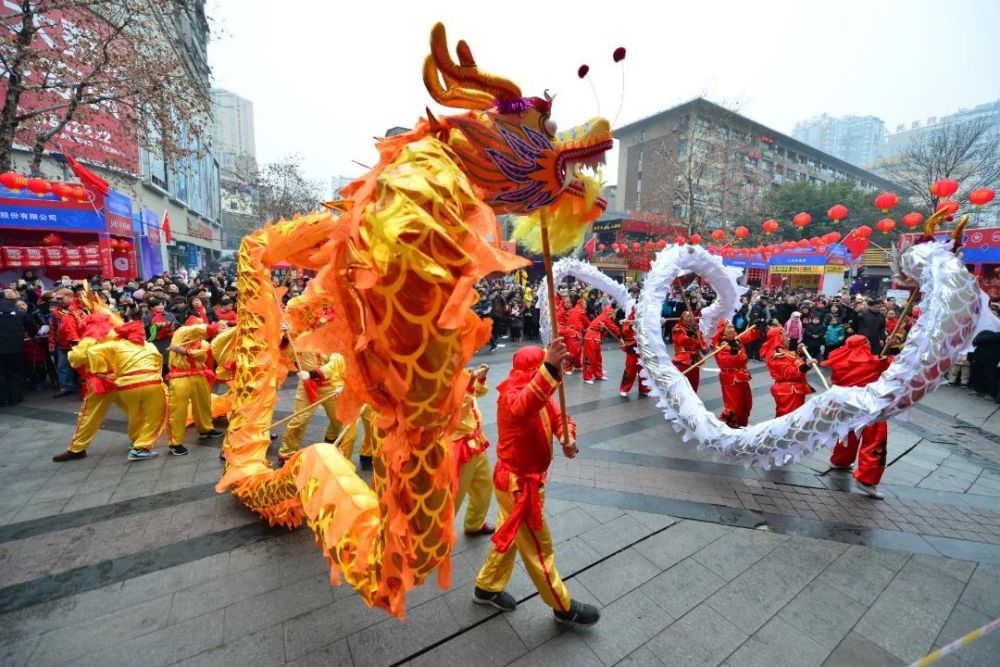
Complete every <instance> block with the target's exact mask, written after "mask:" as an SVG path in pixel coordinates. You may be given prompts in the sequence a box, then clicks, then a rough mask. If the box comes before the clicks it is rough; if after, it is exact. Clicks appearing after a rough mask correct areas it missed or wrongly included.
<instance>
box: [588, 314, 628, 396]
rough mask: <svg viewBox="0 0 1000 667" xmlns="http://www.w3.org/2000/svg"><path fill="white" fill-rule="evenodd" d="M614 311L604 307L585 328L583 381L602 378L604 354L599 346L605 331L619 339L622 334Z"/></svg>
mask: <svg viewBox="0 0 1000 667" xmlns="http://www.w3.org/2000/svg"><path fill="white" fill-rule="evenodd" d="M614 314H615V311H614V309H613V308H612V307H611V306H605V308H604V310H602V311H601V312H600V313H599V314H598V315H597V317H595V318H594V319H593V320H592V321H591V322H590V325H589V326H588V327H587V332H586V333H585V334H584V335H583V379H584V380H585V381H586V380H593V379H595V378H597V379H603V378H604V354H603V353H602V351H601V344H602V343H603V342H604V332H605V330H606V331H607V332H608V333H610V334H611V335H612V336H614V337H615V338H620V337H621V335H622V332H621V331H619V330H618V326H617V325H616V324H615V320H614Z"/></svg>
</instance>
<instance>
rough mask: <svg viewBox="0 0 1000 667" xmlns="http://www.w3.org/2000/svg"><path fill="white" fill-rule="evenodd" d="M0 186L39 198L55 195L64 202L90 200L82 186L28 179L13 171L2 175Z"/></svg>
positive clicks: (0, 176) (41, 179)
mask: <svg viewBox="0 0 1000 667" xmlns="http://www.w3.org/2000/svg"><path fill="white" fill-rule="evenodd" d="M0 185H2V186H4V187H5V188H7V189H8V190H10V191H11V192H13V193H15V194H17V193H20V192H21V190H28V191H29V192H32V193H33V194H34V195H36V196H38V197H44V196H46V195H48V194H54V195H56V196H57V197H59V198H60V199H62V200H63V201H69V200H70V199H76V200H77V201H81V202H83V201H87V199H89V197H88V196H87V191H86V190H85V189H84V188H83V186H82V185H76V184H72V183H64V182H63V181H49V180H47V179H44V178H28V177H27V176H24V175H22V174H18V173H17V172H13V171H7V172H4V173H2V174H0Z"/></svg>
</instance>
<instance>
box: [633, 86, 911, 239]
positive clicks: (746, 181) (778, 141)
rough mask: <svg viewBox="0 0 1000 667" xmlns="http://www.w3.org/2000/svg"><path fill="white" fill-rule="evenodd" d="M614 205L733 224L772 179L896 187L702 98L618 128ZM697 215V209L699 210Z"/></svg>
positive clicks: (699, 225) (693, 223)
mask: <svg viewBox="0 0 1000 667" xmlns="http://www.w3.org/2000/svg"><path fill="white" fill-rule="evenodd" d="M615 138H616V139H618V141H619V157H618V191H617V197H616V202H615V208H617V209H619V210H628V211H643V212H647V213H654V214H657V215H661V216H663V218H664V219H665V221H666V222H667V223H671V224H686V225H687V226H688V227H691V228H694V230H697V231H701V230H704V229H712V228H728V227H730V226H731V225H732V224H733V223H734V221H735V219H736V217H737V216H738V214H739V213H741V212H743V211H745V210H747V209H748V207H750V206H752V205H753V204H754V202H755V201H757V198H758V197H759V196H760V194H761V193H762V192H763V191H764V190H766V188H768V187H770V186H771V185H781V184H782V183H785V182H788V181H808V182H810V183H813V184H814V185H816V186H822V185H823V184H825V183H828V182H830V181H849V182H851V183H853V184H854V185H855V186H856V187H859V188H863V189H866V190H871V191H873V192H874V191H876V190H882V189H894V190H895V189H897V188H896V186H895V185H894V184H893V183H892V182H891V181H888V180H886V179H884V178H882V177H880V176H877V175H876V174H873V173H871V172H869V171H865V170H864V169H861V168H859V167H856V166H854V165H852V164H850V163H848V162H845V161H844V160H841V159H840V158H837V157H834V156H832V155H829V154H827V153H824V152H823V151H820V150H817V149H816V148H813V147H812V146H809V145H808V144H805V143H803V142H801V141H798V140H796V139H793V138H792V137H789V136H787V135H784V134H782V133H780V132H777V131H775V130H773V129H771V128H769V127H767V126H765V125H762V124H760V123H758V122H756V121H753V120H751V119H749V118H747V117H745V116H742V115H740V114H738V113H735V112H733V111H730V110H729V109H726V108H724V107H721V106H719V105H717V104H714V103H712V102H709V101H708V100H705V99H702V98H696V99H694V100H691V101H689V102H686V103H684V104H681V105H679V106H676V107H673V108H672V109H667V110H666V111H661V112H660V113H657V114H654V115H652V116H649V117H647V118H643V119H642V120H638V121H636V122H634V123H630V124H628V125H626V126H624V127H622V128H618V129H616V130H615ZM695 214H697V215H695Z"/></svg>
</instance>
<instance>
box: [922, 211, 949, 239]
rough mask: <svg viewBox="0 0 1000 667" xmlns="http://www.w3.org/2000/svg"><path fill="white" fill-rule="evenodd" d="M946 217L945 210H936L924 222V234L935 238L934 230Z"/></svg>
mask: <svg viewBox="0 0 1000 667" xmlns="http://www.w3.org/2000/svg"><path fill="white" fill-rule="evenodd" d="M944 218H945V212H944V211H935V212H934V214H933V215H931V217H929V218H927V221H926V222H924V236H926V237H927V238H929V239H932V238H934V230H935V229H937V226H938V225H940V224H941V221H942V220H944Z"/></svg>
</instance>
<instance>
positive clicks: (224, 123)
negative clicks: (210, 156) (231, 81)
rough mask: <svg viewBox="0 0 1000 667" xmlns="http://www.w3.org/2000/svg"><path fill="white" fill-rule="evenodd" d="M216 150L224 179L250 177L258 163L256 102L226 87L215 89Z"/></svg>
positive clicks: (214, 136)
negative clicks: (254, 104) (254, 103)
mask: <svg viewBox="0 0 1000 667" xmlns="http://www.w3.org/2000/svg"><path fill="white" fill-rule="evenodd" d="M212 150H213V152H214V153H215V154H216V156H217V157H218V158H219V166H220V167H221V168H222V178H223V180H229V179H231V178H236V179H239V180H244V181H246V180H249V178H250V177H251V175H252V174H253V173H254V172H255V171H256V167H257V148H256V143H255V139H254V126H253V102H251V101H250V100H248V99H246V98H244V97H240V96H239V95H237V94H236V93H232V92H230V91H228V90H223V89H222V88H213V89H212Z"/></svg>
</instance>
